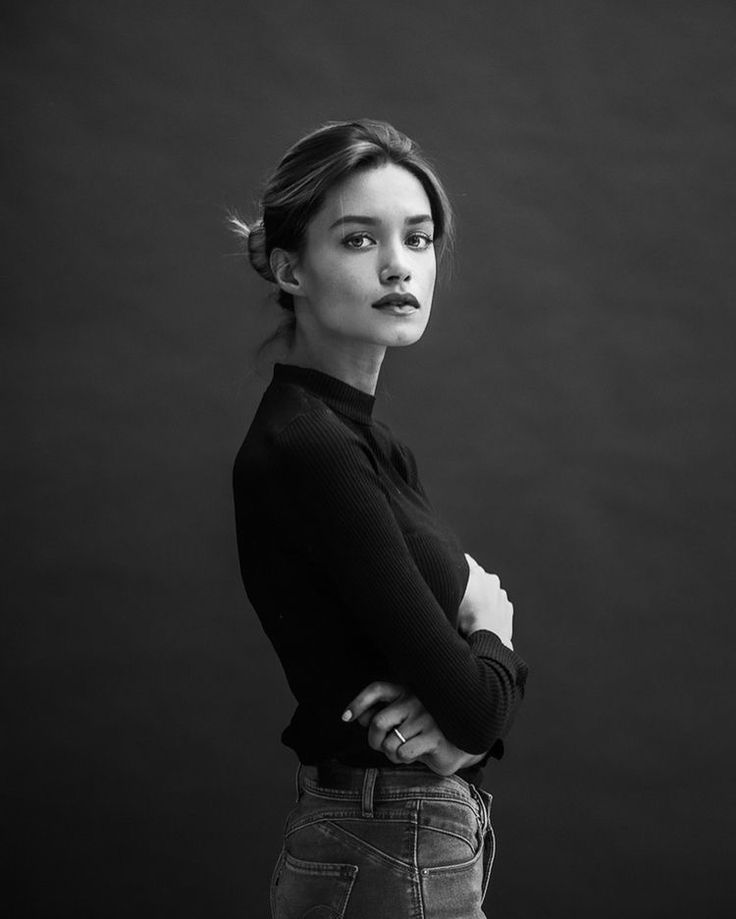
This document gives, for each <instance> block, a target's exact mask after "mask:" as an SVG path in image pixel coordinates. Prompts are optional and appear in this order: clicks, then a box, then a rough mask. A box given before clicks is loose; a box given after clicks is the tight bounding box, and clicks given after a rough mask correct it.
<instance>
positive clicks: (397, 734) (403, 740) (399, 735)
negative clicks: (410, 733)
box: [394, 728, 406, 743]
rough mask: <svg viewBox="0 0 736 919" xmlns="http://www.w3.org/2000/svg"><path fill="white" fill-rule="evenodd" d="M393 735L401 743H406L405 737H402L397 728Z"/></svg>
mask: <svg viewBox="0 0 736 919" xmlns="http://www.w3.org/2000/svg"><path fill="white" fill-rule="evenodd" d="M394 734H396V736H397V737H398V738H399V740H400V741H401V742H402V743H406V737H404V735H403V734H402V733H401V731H400V730H399V729H398V728H394Z"/></svg>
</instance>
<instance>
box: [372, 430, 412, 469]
mask: <svg viewBox="0 0 736 919" xmlns="http://www.w3.org/2000/svg"><path fill="white" fill-rule="evenodd" d="M374 428H375V429H376V432H377V433H379V434H380V437H381V439H382V440H383V442H384V445H385V446H384V449H385V452H386V455H388V456H390V457H391V462H392V463H393V465H394V466H395V467H396V468H397V469H398V470H399V471H400V472H401V474H402V475H403V476H404V478H405V479H406V480H407V481H408V482H410V483H411V484H413V483H415V482H416V480H417V477H418V470H417V461H416V457H415V456H414V453H413V451H412V450H411V448H410V447H409V446H408V445H407V444H406V443H404V441H403V440H400V439H399V438H398V437H396V436H395V435H394V433H393V431H392V430H391V429H390V428H389V426H388V425H387V424H385V423H384V422H382V421H375V422H374Z"/></svg>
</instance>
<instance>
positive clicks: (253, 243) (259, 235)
mask: <svg viewBox="0 0 736 919" xmlns="http://www.w3.org/2000/svg"><path fill="white" fill-rule="evenodd" d="M248 258H249V259H250V263H251V265H252V266H253V267H254V268H255V270H256V271H257V272H258V274H260V276H261V277H262V278H265V279H266V280H267V281H270V282H271V283H272V284H273V283H275V282H276V278H275V277H274V274H273V271H271V265H270V264H269V261H268V256H267V255H266V230H265V227H264V226H263V221H262V220H259V221H257V223H254V224H253V226H252V227H251V228H250V233H249V234H248Z"/></svg>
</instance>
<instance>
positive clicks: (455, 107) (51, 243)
mask: <svg viewBox="0 0 736 919" xmlns="http://www.w3.org/2000/svg"><path fill="white" fill-rule="evenodd" d="M3 19H4V24H5V28H4V30H3V33H4V39H3V43H4V45H5V49H4V55H3V58H4V65H3V69H4V71H5V78H6V86H9V90H10V91H9V101H10V106H11V108H10V113H9V118H8V119H7V120H6V130H5V131H4V134H5V141H6V167H7V168H6V177H7V181H6V183H5V188H4V191H3V201H2V207H3V214H4V217H5V226H6V231H7V232H6V236H5V240H6V242H5V246H4V254H5V256H6V265H7V267H6V268H5V275H6V280H7V281H8V282H9V287H10V292H11V294H12V298H11V299H9V300H8V301H7V302H6V306H5V308H4V310H3V313H2V315H3V324H4V327H5V333H4V335H3V345H2V348H3V361H4V367H5V371H6V381H7V382H6V387H5V389H6V392H8V393H10V394H11V395H12V397H13V398H12V401H11V408H10V412H9V415H8V423H7V425H6V430H7V431H8V432H9V436H8V438H7V440H6V444H5V449H4V458H5V461H4V483H5V485H6V486H7V498H6V508H7V509H8V514H7V515H6V519H8V520H9V523H10V526H9V527H8V537H9V538H8V541H7V546H6V548H5V550H4V557H5V561H6V563H7V572H6V574H5V575H4V577H3V581H4V585H3V586H4V588H5V591H6V593H7V601H8V602H7V603H6V608H7V610H8V613H6V616H5V617H4V628H5V629H6V631H7V635H6V638H5V639H4V647H5V649H6V651H8V652H9V654H8V657H9V666H8V667H7V668H6V673H7V674H9V676H10V680H11V684H10V685H11V688H10V689H9V690H8V691H7V692H6V693H5V699H6V701H8V700H9V701H10V702H12V703H13V707H14V710H15V712H16V714H17V713H19V714H20V717H19V718H16V719H14V721H13V725H14V727H13V729H12V731H11V733H10V735H9V738H8V739H9V750H10V754H11V755H10V756H9V757H6V764H8V763H9V765H10V770H9V773H8V777H7V778H6V779H5V781H4V782H3V793H4V796H5V797H6V799H7V800H6V808H5V813H6V814H8V813H9V810H10V806H11V805H12V806H13V807H14V809H15V813H16V817H15V818H14V820H12V821H10V820H8V819H7V818H6V819H5V821H4V822H5V823H6V826H7V827H9V828H10V831H11V856H12V858H13V864H14V865H15V866H16V870H15V878H14V879H15V882H16V884H15V887H14V890H13V892H12V894H11V895H12V896H13V897H14V903H15V906H14V911H13V915H17V916H21V915H23V916H44V917H57V916H67V915H69V916H71V915H73V916H102V917H129V916H132V915H135V916H149V915H150V916H177V917H190V916H191V917H198V916H208V917H223V919H225V917H228V919H229V917H236V916H254V917H255V916H265V915H266V913H267V907H266V898H267V887H268V881H269V875H270V871H271V867H272V865H273V862H274V860H275V857H276V853H277V848H278V844H279V837H280V832H281V828H282V824H283V819H284V817H285V815H286V813H287V811H288V809H289V808H290V806H291V804H292V800H293V772H294V767H295V761H294V759H293V756H292V754H291V753H290V751H288V750H286V749H285V748H283V747H281V746H280V743H279V734H280V731H281V729H282V728H283V726H284V724H285V722H286V721H287V719H288V717H289V715H290V711H291V707H292V702H291V699H290V696H289V693H288V689H287V688H286V685H285V681H284V679H283V677H282V674H281V671H280V667H279V665H278V662H277V660H276V658H275V655H274V654H273V652H272V651H271V648H270V646H269V645H268V643H267V641H266V639H265V638H264V636H263V635H262V633H261V631H260V628H259V625H258V623H257V620H256V617H255V615H254V613H253V611H252V610H251V609H250V607H249V606H248V604H247V601H246V599H245V597H244V594H243V592H242V588H241V586H240V582H239V574H238V570H237V560H236V554H235V542H234V533H233V517H232V507H231V499H230V467H231V462H232V458H233V456H234V453H235V451H236V449H237V447H238V445H239V443H240V440H241V439H242V437H243V435H244V432H245V430H246V428H247V425H248V423H249V421H250V418H251V416H252V413H253V411H254V409H255V406H256V405H257V402H258V399H259V398H260V394H261V392H262V389H263V387H264V386H265V383H266V380H267V377H268V369H267V368H266V370H265V371H264V370H261V371H260V373H259V372H258V371H257V370H256V368H255V365H254V360H253V355H254V350H255V347H256V346H257V344H258V342H259V341H260V340H261V339H262V338H263V337H265V335H266V334H267V333H268V331H269V330H270V329H271V328H272V327H273V324H274V319H275V312H276V311H275V308H274V307H273V306H272V305H271V304H269V303H268V302H267V297H266V295H267V288H266V285H264V284H263V282H262V281H261V280H260V279H259V278H258V277H257V276H256V275H255V274H254V273H252V272H251V271H250V270H249V269H248V268H247V266H246V265H245V264H244V263H243V262H242V261H241V260H240V259H239V258H238V257H236V255H235V252H236V246H235V243H234V242H233V240H232V239H231V238H230V237H229V235H228V233H227V231H226V229H225V227H224V219H225V214H226V209H227V208H228V207H238V208H240V210H241V211H243V212H244V213H246V214H249V213H251V212H252V205H253V201H254V199H255V198H256V195H257V191H258V186H259V184H260V182H261V180H262V178H263V177H264V176H265V174H266V173H267V172H268V171H269V170H270V168H271V167H272V165H273V164H274V163H275V162H276V160H277V159H278V157H279V156H280V155H281V154H282V153H283V151H284V150H285V148H286V147H287V146H288V145H289V144H290V143H292V142H293V141H294V140H295V139H296V138H298V137H299V136H300V135H301V134H302V133H303V132H305V131H306V130H309V129H311V128H313V127H315V126H317V125H319V124H320V123H322V122H323V121H326V120H329V119H340V118H351V117H360V116H370V117H378V118H385V119H388V120H390V121H392V122H394V123H395V124H396V125H397V126H398V127H400V128H402V129H403V130H405V131H406V132H407V133H409V134H410V135H412V136H414V137H415V138H416V139H417V140H418V141H419V142H420V143H422V144H423V145H424V147H425V148H426V149H427V151H428V152H429V153H430V154H431V155H432V156H433V157H434V159H435V160H436V162H437V163H438V166H439V168H440V171H441V173H442V175H443V176H444V177H445V179H446V181H447V184H448V187H449V190H450V193H451V195H452V198H453V200H454V203H455V205H456V207H457V212H458V218H459V245H458V252H457V256H456V259H455V264H454V268H453V272H452V277H451V278H450V279H445V281H444V282H443V284H442V286H441V288H440V290H439V292H438V295H437V299H436V313H435V315H434V316H433V320H432V324H431V327H430V330H429V332H428V334H427V336H426V338H425V339H424V341H423V342H422V343H421V344H419V345H417V346H416V347H414V348H411V349H407V350H404V351H401V352H395V353H391V354H390V355H389V356H388V358H387V361H386V364H385V368H384V373H383V375H382V380H381V383H380V388H379V395H378V403H377V410H376V415H377V417H379V418H383V419H384V420H387V421H388V422H389V423H390V424H392V425H393V426H394V428H395V430H396V431H397V433H399V435H400V436H402V437H403V438H404V439H406V440H407V441H408V442H409V443H410V444H411V445H412V447H413V448H414V450H415V452H416V453H417V455H418V457H419V460H420V469H421V471H422V475H423V478H424V479H425V484H426V485H427V488H428V490H429V492H430V494H431V495H432V497H433V499H434V501H435V504H436V505H437V507H438V508H439V510H440V511H441V512H442V513H443V515H445V516H446V517H447V518H448V520H450V521H451V522H452V523H453V524H454V525H455V527H456V529H457V531H458V532H459V534H460V535H461V537H462V539H463V542H464V544H465V545H466V549H467V551H469V552H470V553H471V554H473V555H474V556H475V557H476V558H477V559H479V560H480V561H481V563H483V564H484V566H485V567H486V568H488V569H490V570H494V571H497V572H499V573H500V574H501V576H502V578H503V580H504V583H505V584H506V585H507V587H508V590H509V593H510V595H511V597H512V599H513V600H514V602H515V606H516V634H515V640H516V645H517V648H518V650H519V651H520V652H521V653H522V654H523V655H524V656H525V657H526V658H527V659H528V661H529V663H530V666H531V677H530V681H529V686H528V697H527V701H526V703H525V705H524V709H523V712H522V714H521V715H520V717H519V719H518V722H517V724H516V726H515V728H514V731H513V734H512V737H511V739H510V742H509V744H508V755H507V757H506V758H505V759H504V760H503V762H501V763H500V764H494V765H493V766H492V767H491V768H490V769H489V771H488V774H487V780H486V787H487V788H488V789H489V790H491V791H492V792H493V793H494V795H495V802H494V818H495V819H494V822H495V826H496V830H497V834H498V838H499V845H498V857H497V861H496V865H495V869H494V876H493V881H492V884H491V888H490V893H489V897H488V899H487V901H486V908H487V910H488V912H489V915H495V916H503V917H504V919H531V917H535V919H539V917H552V919H556V917H577V916H596V917H599V919H605V917H612V919H613V917H616V919H619V917H622V916H626V917H646V919H652V917H668V919H674V917H681V916H682V917H685V916H694V915H698V916H708V917H720V916H725V915H728V914H730V911H731V909H732V908H733V907H734V905H735V901H736V898H735V897H734V885H733V880H732V875H733V868H732V860H733V852H732V851H731V852H729V849H730V848H731V840H732V835H733V823H732V822H731V817H732V810H733V808H732V805H733V784H732V781H731V775H730V772H731V770H732V768H733V747H734V742H733V719H732V717H729V716H730V715H731V714H732V708H731V705H730V703H731V701H732V695H731V693H730V692H729V683H728V677H729V669H730V668H729V665H730V660H731V655H730V654H729V642H730V640H732V639H733V627H732V615H733V614H732V608H733V603H732V596H733V590H734V575H733V549H734V543H733V538H732V537H733V533H732V524H733V522H734V508H735V504H736V502H735V500H734V498H735V495H734V491H735V489H734V476H733V468H732V466H733V459H734V379H733V351H734V344H733V341H734V322H733V318H732V312H733V307H732V304H731V303H729V302H728V298H729V295H730V294H731V291H732V289H733V280H734V240H733V237H732V236H730V235H729V231H730V227H729V225H728V218H729V217H730V215H732V213H733V208H734V203H735V200H734V199H735V198H736V194H735V192H734V182H733V177H732V175H731V174H730V166H731V164H732V162H733V159H734V155H735V154H736V149H735V147H736V145H735V144H734V133H733V126H734V119H733V116H734V107H735V106H734V101H735V100H734V95H735V94H734V71H733V67H732V66H731V62H732V59H733V49H734V42H735V40H736V15H735V14H734V11H733V6H732V4H730V3H727V2H723V3H717V2H700V3H696V2H692V3H683V2H670V3H651V4H650V3H640V2H614V0H609V2H572V0H563V2H560V3H544V2H541V0H537V2H532V3H524V4H519V5H517V6H514V7H512V5H510V4H505V3H504V4H502V3H490V4H481V3H459V4H457V5H454V6H453V5H449V4H439V3H428V2H423V3H420V2H406V3H400V2H396V3H393V2H387V0H374V2H373V3H369V4H343V3H311V4H310V3H307V2H295V0H289V2H280V3H278V4H274V5H273V6H271V5H269V4H266V3H258V4H256V3H243V2H240V3H234V2H221V3H205V2H201V3H154V4H144V3H141V2H135V3H130V2H127V3H122V2H103V3H100V2H65V3H51V2H49V3H39V2H25V3H15V4H9V5H8V4H6V5H5V6H4V13H3Z"/></svg>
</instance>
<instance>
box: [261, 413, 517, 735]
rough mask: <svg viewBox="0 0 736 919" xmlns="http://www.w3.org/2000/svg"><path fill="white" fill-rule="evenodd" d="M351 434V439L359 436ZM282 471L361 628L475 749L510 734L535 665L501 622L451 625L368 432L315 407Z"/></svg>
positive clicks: (305, 529) (289, 445) (284, 440)
mask: <svg viewBox="0 0 736 919" xmlns="http://www.w3.org/2000/svg"><path fill="white" fill-rule="evenodd" d="M351 437H352V441H351V439H350V438H351ZM277 448H278V449H277V450H276V463H277V465H278V474H279V481H280V482H282V483H283V488H284V489H285V491H286V492H287V494H288V496H289V498H290V500H291V501H293V502H294V504H295V505H296V507H297V508H298V511H299V513H298V514H296V515H293V516H294V517H296V519H297V524H296V526H297V527H298V532H297V534H296V535H297V536H298V538H299V539H300V541H302V542H303V544H304V546H305V550H306V551H308V552H310V553H311V555H312V557H313V561H314V563H315V564H316V565H318V566H320V570H321V571H322V572H323V573H324V575H325V577H327V578H328V579H329V580H330V581H331V583H332V587H333V589H334V591H335V592H336V594H337V595H338V596H341V597H342V598H343V601H344V610H345V615H346V616H351V617H352V618H353V619H354V620H355V621H356V622H357V624H358V625H359V626H360V627H361V628H362V630H363V632H364V634H365V637H366V640H367V641H371V642H373V643H374V644H375V645H376V646H377V647H378V648H379V649H380V651H381V653H382V654H383V656H384V657H385V658H386V659H387V661H388V663H389V665H390V667H391V670H392V672H394V673H396V674H400V675H401V679H402V680H403V681H405V682H406V684H407V685H409V686H410V687H411V688H412V690H413V691H414V692H415V693H416V695H417V696H418V697H419V698H420V699H421V701H422V703H423V704H424V705H425V706H426V708H427V710H428V711H429V712H431V713H432V715H433V716H434V717H435V719H436V721H437V724H438V726H439V728H440V730H441V731H442V732H443V733H444V734H445V736H446V737H447V738H448V739H449V740H450V741H451V742H452V743H453V744H456V745H457V746H458V747H459V748H461V749H463V750H467V751H469V752H471V753H482V752H485V751H486V750H488V749H489V748H490V747H491V746H492V745H493V743H494V741H495V740H496V739H497V738H499V737H501V736H503V734H504V733H505V732H506V729H507V727H508V725H509V723H510V720H511V718H512V717H513V714H514V711H515V709H516V707H517V704H518V702H519V700H520V698H521V695H522V693H523V685H524V681H525V678H526V665H525V664H524V662H523V661H522V660H521V658H520V657H518V655H516V654H515V653H514V652H513V651H511V650H510V649H508V648H506V647H504V645H503V644H502V642H501V641H500V640H499V638H498V637H497V636H496V635H494V634H493V633H492V632H490V631H487V630H484V629H480V630H478V631H476V632H474V633H473V634H472V635H470V636H469V637H468V638H467V639H466V638H464V637H463V636H461V635H460V634H458V632H457V631H456V630H455V629H454V628H453V627H452V625H451V624H450V622H449V621H448V619H447V617H446V616H445V614H444V612H443V610H442V608H441V607H440V606H439V604H438V603H437V601H436V599H435V597H434V595H433V594H432V592H431V591H430V589H429V587H428V586H427V584H426V582H425V581H424V579H423V578H422V576H421V573H420V572H419V570H418V569H417V567H416V565H415V563H414V560H413V558H412V556H411V554H410V552H409V550H408V548H407V546H406V543H405V541H404V536H403V533H402V532H401V530H400V528H399V526H398V524H397V522H396V519H395V517H394V514H393V511H392V509H391V507H390V505H389V502H388V499H387V498H386V495H385V494H384V492H383V488H382V485H381V482H380V480H379V477H378V475H377V474H376V471H375V469H374V468H373V464H372V463H373V461H372V458H371V456H370V455H369V454H368V452H367V450H366V449H365V448H364V445H363V443H362V442H361V441H360V439H359V438H357V437H354V436H353V435H351V434H350V432H347V431H346V429H344V427H343V426H341V425H330V424H320V425H319V426H318V428H317V429H316V430H315V425H314V420H313V418H312V417H311V416H310V415H305V416H300V417H298V418H296V419H294V420H292V421H291V422H290V423H289V424H288V426H287V427H286V428H285V429H284V430H282V431H281V432H280V434H279V443H278V444H277Z"/></svg>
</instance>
